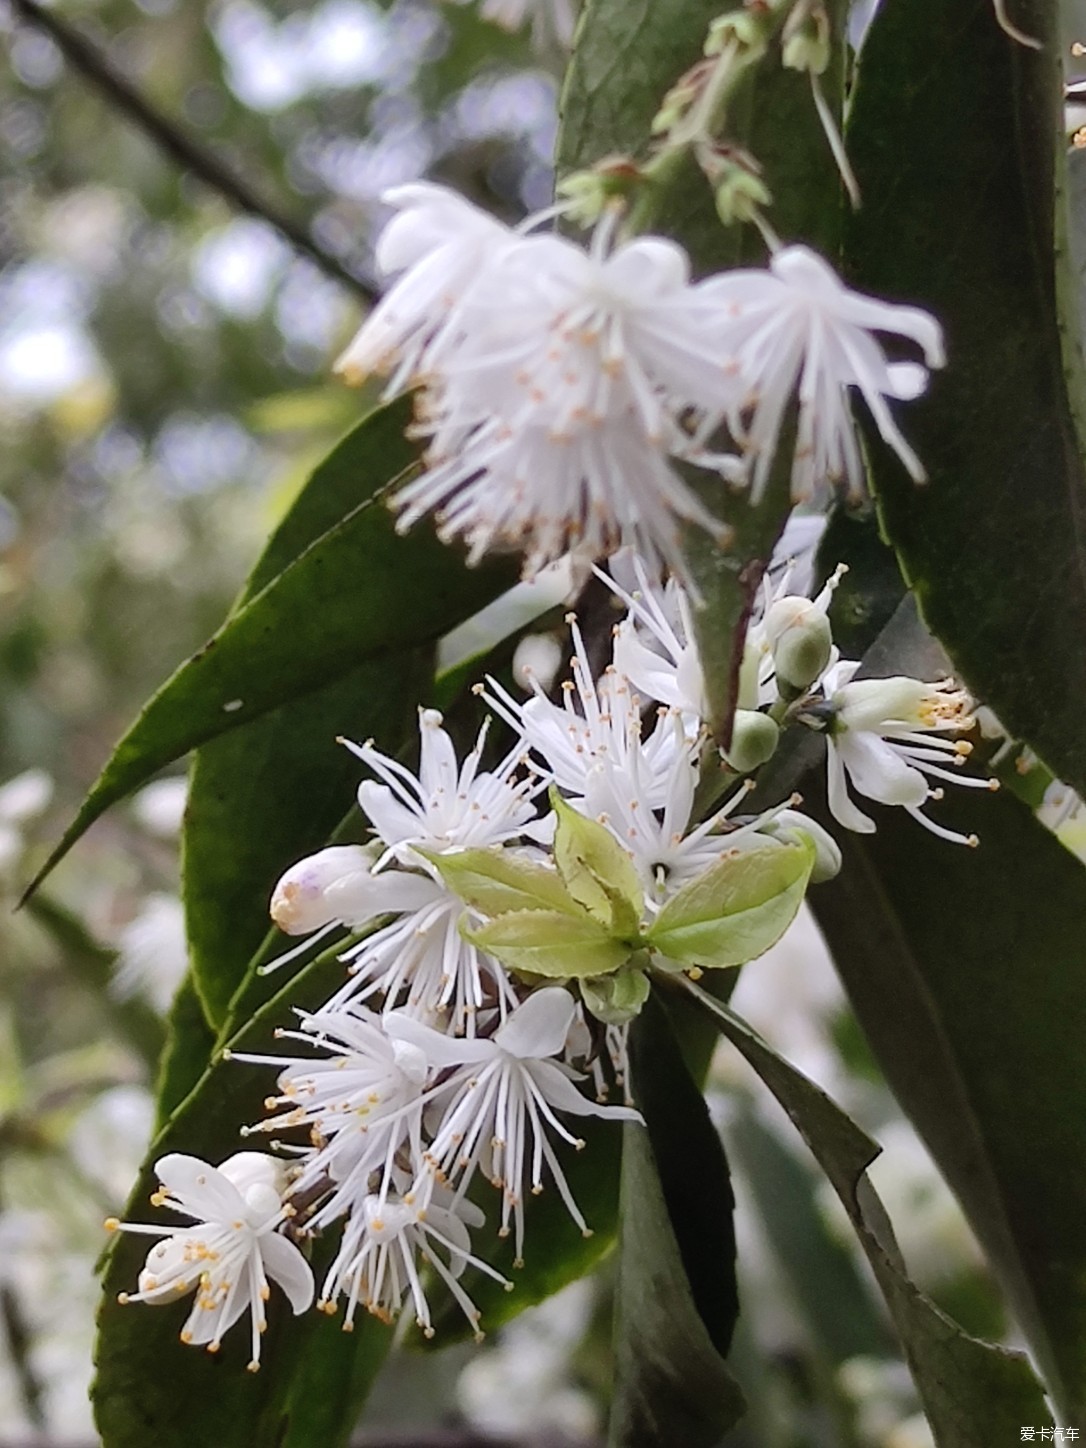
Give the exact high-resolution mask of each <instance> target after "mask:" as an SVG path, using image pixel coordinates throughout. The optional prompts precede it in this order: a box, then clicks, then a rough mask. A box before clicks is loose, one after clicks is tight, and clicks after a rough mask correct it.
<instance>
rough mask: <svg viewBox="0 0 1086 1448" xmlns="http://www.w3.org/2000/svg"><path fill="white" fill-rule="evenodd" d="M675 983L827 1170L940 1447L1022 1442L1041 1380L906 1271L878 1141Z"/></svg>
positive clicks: (1041, 1416) (757, 1041)
mask: <svg viewBox="0 0 1086 1448" xmlns="http://www.w3.org/2000/svg"><path fill="white" fill-rule="evenodd" d="M963 853H965V852H964V851H963ZM820 888H822V889H826V888H827V887H826V886H822V887H820ZM679 988H681V989H683V990H685V991H686V992H687V993H688V994H690V995H691V996H692V997H693V998H694V999H695V1000H697V1001H698V1002H699V1003H700V1005H701V1006H702V1008H703V1009H704V1010H705V1012H706V1013H707V1014H708V1015H709V1016H711V1017H712V1018H713V1019H714V1020H715V1021H716V1023H717V1026H718V1028H719V1029H720V1031H721V1032H722V1033H723V1034H724V1035H725V1036H726V1037H727V1038H728V1040H730V1041H731V1042H732V1044H733V1045H734V1046H736V1047H737V1048H738V1050H740V1051H741V1052H742V1053H743V1055H744V1056H745V1057H746V1059H747V1060H748V1061H749V1062H750V1064H751V1066H753V1068H754V1070H755V1071H756V1072H757V1073H758V1075H759V1076H760V1077H761V1078H762V1080H763V1081H764V1082H765V1084H766V1085H767V1086H768V1087H769V1089H770V1091H771V1092H772V1093H773V1095H774V1096H775V1097H776V1098H777V1100H778V1101H779V1102H780V1104H781V1105H782V1106H783V1107H784V1109H785V1111H786V1112H787V1113H788V1115H789V1116H790V1117H791V1119H792V1122H793V1123H794V1125H795V1126H796V1128H797V1130H798V1131H799V1132H800V1135H801V1136H802V1137H803V1139H804V1141H805V1142H806V1143H807V1145H808V1146H809V1147H810V1149H811V1151H812V1152H813V1153H814V1155H815V1158H816V1159H817V1161H818V1164H819V1166H820V1167H821V1168H822V1170H823V1171H824V1172H825V1173H826V1175H827V1177H828V1178H829V1180H830V1184H831V1185H832V1187H833V1189H834V1191H835V1192H836V1193H837V1195H838V1197H839V1198H840V1200H841V1204H842V1206H843V1207H844V1208H845V1210H846V1212H847V1213H848V1215H849V1218H850V1220H851V1222H852V1225H853V1228H854V1230H855V1232H856V1236H857V1239H858V1241H859V1243H860V1246H861V1247H862V1248H863V1250H864V1253H865V1255H866V1256H867V1260H868V1262H869V1263H870V1264H871V1269H872V1271H873V1272H874V1274H875V1279H876V1281H877V1282H878V1284H879V1287H880V1288H881V1289H882V1293H883V1296H884V1297H885V1299H886V1305H887V1307H888V1308H889V1311H890V1316H891V1318H892V1320H893V1323H894V1327H895V1328H896V1330H897V1333H898V1336H899V1337H900V1339H901V1345H902V1347H903V1348H904V1350H905V1355H906V1358H907V1360H908V1363H909V1367H910V1368H911V1370H912V1374H913V1378H914V1380H915V1382H916V1386H917V1389H918V1391H919V1393H920V1397H921V1400H922V1402H923V1405H924V1411H925V1413H926V1414H927V1418H928V1421H929V1423H930V1424H931V1427H932V1430H933V1432H934V1434H935V1439H936V1442H937V1443H938V1444H939V1448H990V1445H991V1444H992V1443H993V1442H994V1441H997V1440H1000V1439H1002V1438H1011V1439H1013V1440H1015V1441H1017V1435H1018V1433H1019V1430H1020V1428H1021V1425H1022V1424H1023V1423H1032V1424H1038V1425H1040V1424H1045V1423H1048V1422H1049V1421H1050V1418H1049V1414H1048V1410H1047V1408H1046V1407H1045V1402H1044V1397H1043V1394H1042V1390H1041V1387H1040V1385H1039V1384H1038V1382H1037V1380H1036V1378H1035V1377H1034V1376H1033V1373H1032V1371H1031V1370H1030V1367H1029V1364H1028V1362H1027V1361H1026V1359H1025V1357H1024V1356H1022V1354H1020V1353H1015V1352H1010V1351H1007V1350H1006V1349H1004V1348H999V1347H995V1346H993V1345H992V1344H990V1343H985V1342H981V1341H980V1340H979V1339H977V1338H974V1337H970V1336H969V1335H968V1334H967V1333H965V1332H964V1331H963V1330H962V1329H961V1328H960V1327H959V1326H958V1325H957V1324H956V1323H954V1322H952V1321H951V1320H950V1318H948V1317H947V1316H946V1315H945V1314H944V1313H942V1312H940V1311H939V1309H938V1308H937V1307H936V1306H935V1305H934V1303H932V1302H931V1301H930V1300H929V1299H928V1298H927V1297H925V1296H924V1294H923V1293H922V1292H921V1291H920V1290H919V1288H918V1287H916V1285H915V1284H914V1283H913V1282H912V1281H911V1280H910V1278H909V1277H908V1275H907V1273H906V1271H905V1266H904V1263H903V1262H902V1259H901V1254H900V1251H899V1249H898V1247H897V1243H896V1242H895V1241H894V1237H893V1231H892V1229H891V1227H890V1222H889V1219H888V1218H887V1216H886V1213H885V1210H884V1209H883V1207H882V1204H881V1203H880V1202H879V1199H878V1197H877V1196H876V1195H875V1192H874V1190H873V1188H872V1187H871V1184H870V1182H869V1181H868V1179H867V1175H866V1171H867V1167H868V1166H869V1165H870V1164H871V1162H872V1161H873V1160H874V1158H875V1156H876V1155H877V1154H878V1151H879V1147H878V1146H877V1144H876V1143H875V1142H874V1141H872V1140H871V1138H870V1137H869V1136H867V1135H866V1134H865V1133H864V1132H863V1131H861V1130H860V1128H859V1127H858V1126H857V1125H856V1124H855V1122H853V1121H852V1120H851V1119H850V1118H849V1117H848V1116H846V1115H845V1113H844V1112H843V1111H841V1110H840V1108H839V1107H837V1106H835V1105H834V1103H833V1102H832V1101H831V1100H830V1098H829V1097H828V1096H827V1095H826V1094H825V1092H824V1091H822V1090H821V1088H819V1087H818V1086H816V1085H815V1084H814V1082H812V1081H809V1080H808V1079H807V1077H806V1076H804V1075H803V1074H802V1073H801V1072H799V1071H797V1070H796V1069H795V1067H794V1066H790V1065H789V1064H788V1062H787V1061H785V1060H784V1059H783V1058H782V1057H780V1056H778V1055H777V1053H776V1052H775V1051H774V1050H772V1048H771V1047H769V1046H768V1045H766V1043H765V1042H764V1041H763V1040H762V1039H761V1037H760V1036H758V1035H757V1034H756V1033H755V1032H754V1031H752V1030H751V1028H750V1027H749V1026H748V1025H747V1024H746V1022H745V1021H743V1020H741V1019H740V1018H739V1017H738V1016H736V1015H735V1014H734V1013H733V1012H732V1011H731V1010H729V1008H728V1007H727V1006H723V1005H721V1004H720V1003H719V1002H718V1001H715V1000H714V999H713V997H712V996H710V995H709V994H708V993H707V992H705V991H703V990H701V989H700V988H699V987H698V986H696V985H694V984H693V983H692V982H690V981H683V982H682V984H681V986H680V987H679Z"/></svg>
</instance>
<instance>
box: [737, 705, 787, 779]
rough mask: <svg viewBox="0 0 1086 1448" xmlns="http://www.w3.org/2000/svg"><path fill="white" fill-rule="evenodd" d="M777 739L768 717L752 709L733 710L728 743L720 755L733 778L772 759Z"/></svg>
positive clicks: (779, 734) (773, 726)
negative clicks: (733, 714)
mask: <svg viewBox="0 0 1086 1448" xmlns="http://www.w3.org/2000/svg"><path fill="white" fill-rule="evenodd" d="M780 737H781V731H780V729H779V728H778V726H777V725H776V724H775V723H774V721H773V720H772V719H771V718H770V717H769V715H768V714H759V713H758V712H757V710H754V709H737V710H736V711H735V722H734V723H733V725H732V742H731V744H729V746H728V748H727V749H726V750H725V751H724V758H725V760H726V761H727V763H728V766H729V767H730V768H731V769H734V770H735V772H736V773H737V774H747V773H749V771H750V770H752V769H757V768H758V767H759V765H762V764H764V763H765V762H766V760H767V759H772V757H773V754H774V752H775V750H776V748H777V741H778V740H779V739H780Z"/></svg>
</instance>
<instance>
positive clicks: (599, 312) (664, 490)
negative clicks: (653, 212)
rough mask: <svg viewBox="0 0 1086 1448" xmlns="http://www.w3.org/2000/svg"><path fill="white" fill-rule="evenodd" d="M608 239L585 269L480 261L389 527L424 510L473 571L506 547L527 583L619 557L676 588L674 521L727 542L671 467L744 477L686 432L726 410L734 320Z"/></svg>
mask: <svg viewBox="0 0 1086 1448" xmlns="http://www.w3.org/2000/svg"><path fill="white" fill-rule="evenodd" d="M613 227H614V218H613V217H607V218H605V220H604V221H603V222H601V224H600V226H599V227H598V228H597V230H596V234H595V238H594V240H593V244H592V249H591V251H590V252H585V251H584V250H583V249H581V248H580V247H578V246H575V245H573V244H572V243H571V242H568V241H565V240H562V239H561V238H559V237H556V236H530V237H525V238H524V239H523V240H521V242H520V243H519V244H518V245H515V246H507V247H504V248H502V249H500V250H497V251H496V252H494V253H492V254H491V255H490V256H489V257H488V259H487V265H486V268H485V274H484V275H483V276H482V278H481V279H480V283H479V285H478V286H476V287H475V288H474V289H473V290H472V291H470V292H469V293H468V294H467V295H466V296H465V298H464V300H463V303H462V306H461V307H460V309H459V312H458V326H459V328H460V329H461V335H459V339H458V340H457V341H456V342H455V344H453V345H450V346H447V347H443V349H442V352H441V356H440V360H439V362H438V363H437V366H436V369H435V370H436V375H435V376H434V377H433V379H432V381H433V386H432V389H431V393H430V395H429V396H428V398H427V401H426V409H425V414H424V420H425V422H426V426H427V428H428V430H429V431H430V432H431V434H432V443H431V449H430V455H429V462H430V466H429V468H428V469H427V471H426V472H425V473H424V474H423V475H422V476H421V477H420V478H418V479H416V480H415V481H414V482H412V483H410V484H408V486H407V487H406V488H404V489H403V490H402V491H401V492H400V494H399V495H398V497H397V499H396V500H395V505H396V506H397V507H398V508H400V509H401V518H400V526H401V527H402V528H407V527H410V526H411V524H412V523H414V522H415V521H417V520H418V519H419V518H420V517H422V516H423V514H425V513H428V512H430V511H433V510H435V509H436V510H437V519H438V532H439V534H440V536H441V537H443V538H446V539H448V538H453V537H464V538H465V539H466V540H467V543H468V546H469V551H470V556H471V559H472V560H475V559H478V558H479V557H481V556H482V554H483V553H485V552H487V551H489V550H491V549H493V548H495V547H512V548H515V549H519V550H521V551H523V552H524V553H525V555H526V563H525V567H526V571H527V572H528V573H529V574H531V573H534V572H536V571H538V570H539V569H540V568H541V567H543V565H545V564H546V563H549V562H551V561H553V560H554V559H556V558H558V557H560V556H562V555H563V554H564V553H566V552H567V551H569V550H570V549H571V548H573V547H575V546H577V547H581V548H583V549H584V550H585V551H586V552H587V553H589V554H591V556H594V557H599V556H602V555H604V554H608V553H612V552H614V551H615V549H617V548H619V547H621V546H623V545H626V544H629V545H632V546H634V547H636V548H637V549H638V551H639V552H640V553H641V554H642V556H643V557H644V558H645V559H646V561H647V562H648V563H649V564H650V565H652V566H654V567H655V566H658V565H660V564H662V563H664V562H666V563H667V564H668V565H669V566H670V567H672V568H673V569H674V570H675V571H677V572H679V573H682V572H683V571H684V563H683V555H682V551H681V548H680V531H681V527H680V525H681V523H682V522H684V521H685V522H692V523H696V524H698V525H699V526H701V527H703V528H706V529H707V530H709V531H710V532H712V533H713V534H714V535H716V536H718V537H720V536H723V534H724V532H725V531H726V530H724V529H723V526H722V525H721V523H720V521H719V520H718V519H717V518H715V517H714V516H713V514H712V513H711V512H709V511H708V510H707V509H706V508H705V507H704V506H703V505H702V503H701V502H700V501H699V500H698V498H697V497H696V495H695V494H694V493H693V492H692V491H691V489H690V488H689V487H688V485H687V484H686V483H685V482H684V481H683V480H682V478H680V476H679V474H678V473H677V472H676V471H675V469H674V467H673V466H672V459H673V458H675V457H683V458H686V459H688V460H690V461H692V462H696V463H698V464H701V465H703V466H705V467H708V468H712V469H714V470H716V471H717V472H720V471H724V472H726V473H728V474H729V475H731V474H732V473H735V474H736V475H738V474H739V472H741V468H740V465H739V464H738V461H737V460H736V459H723V458H719V457H717V456H714V455H710V454H709V453H707V452H706V451H705V450H704V448H702V447H700V446H695V444H694V441H693V439H692V437H691V435H690V433H689V431H688V430H687V428H686V425H685V419H686V418H687V417H689V416H691V415H701V414H703V413H705V412H707V411H709V410H712V409H715V410H716V411H717V412H720V411H723V410H724V409H725V408H727V407H728V406H729V402H730V401H732V400H733V399H734V400H735V401H736V403H737V402H738V394H737V391H736V387H737V383H736V368H735V365H734V363H733V361H732V360H731V358H730V357H729V355H728V354H727V352H726V350H725V345H724V341H723V334H722V322H723V320H724V318H725V316H726V314H727V309H728V305H729V304H728V303H719V304H718V303H716V302H715V301H714V300H713V299H712V297H711V295H710V294H708V293H706V292H705V291H704V290H703V289H702V288H698V287H693V286H691V285H690V283H689V276H688V261H687V258H686V255H685V253H684V252H683V251H682V250H681V249H680V248H679V247H677V246H676V245H674V243H672V242H668V241H664V240H662V239H660V238H658V237H642V238H640V239H638V240H636V241H632V242H628V243H625V244H624V245H621V246H618V247H617V248H616V249H615V250H614V251H613V252H611V253H610V254H608V247H609V245H610V238H611V234H612V232H613ZM430 360H431V362H433V355H432V354H431V358H430Z"/></svg>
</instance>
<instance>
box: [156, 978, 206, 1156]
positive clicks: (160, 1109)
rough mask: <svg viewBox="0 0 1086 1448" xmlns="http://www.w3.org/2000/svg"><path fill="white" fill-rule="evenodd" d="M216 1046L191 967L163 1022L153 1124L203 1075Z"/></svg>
mask: <svg viewBox="0 0 1086 1448" xmlns="http://www.w3.org/2000/svg"><path fill="white" fill-rule="evenodd" d="M214 1049H215V1032H214V1031H213V1030H212V1029H211V1027H210V1026H209V1025H208V1023H207V1016H206V1015H205V1014H204V1008H203V1006H202V1004H201V1003H200V997H199V995H198V994H197V991H196V985H195V982H194V981H193V978H192V972H191V971H190V972H189V974H188V975H186V976H185V979H184V980H183V981H182V982H181V984H180V986H179V987H178V989H177V994H176V995H175V996H174V998H173V1004H172V1005H171V1006H170V1014H169V1017H168V1019H167V1022H166V1045H165V1048H164V1050H163V1052H162V1060H161V1062H160V1064H159V1069H158V1078H157V1080H156V1082H155V1126H156V1129H161V1128H162V1127H163V1126H164V1125H165V1123H166V1122H167V1121H168V1120H169V1119H170V1117H171V1116H172V1115H173V1113H174V1112H175V1111H176V1110H177V1108H178V1107H179V1106H180V1105H181V1103H182V1101H184V1099H185V1097H186V1096H187V1095H188V1094H189V1092H190V1091H191V1090H192V1089H193V1087H194V1086H195V1085H196V1084H197V1082H198V1081H199V1080H200V1078H201V1076H203V1074H204V1072H205V1071H206V1070H207V1068H208V1064H209V1062H210V1061H211V1053H212V1051H213V1050H214Z"/></svg>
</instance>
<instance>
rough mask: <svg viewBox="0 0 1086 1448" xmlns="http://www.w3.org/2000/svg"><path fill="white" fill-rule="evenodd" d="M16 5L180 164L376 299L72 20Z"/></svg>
mask: <svg viewBox="0 0 1086 1448" xmlns="http://www.w3.org/2000/svg"><path fill="white" fill-rule="evenodd" d="M11 6H12V9H13V10H14V12H15V13H16V15H18V16H19V17H20V18H21V19H22V20H23V21H25V22H26V24H28V25H32V26H34V27H35V28H36V29H38V30H42V31H44V32H45V34H46V35H48V36H49V37H50V39H51V40H52V41H53V42H54V43H55V45H56V46H57V47H58V49H59V50H60V52H61V54H62V55H63V56H64V58H65V59H66V60H67V61H69V62H70V64H71V65H72V66H73V68H74V69H75V70H77V71H78V72H79V74H80V75H82V76H83V78H84V79H85V80H86V81H88V82H89V83H90V84H91V85H93V86H94V87H95V88H96V89H97V90H98V91H99V92H100V93H101V94H102V95H103V96H104V97H105V98H106V99H107V100H108V101H109V103H110V105H112V106H113V107H114V108H115V109H116V110H117V111H119V112H120V113H121V114H122V115H123V116H124V117H125V118H126V119H127V120H128V121H129V122H131V124H132V125H134V126H136V127H137V128H138V129H139V130H141V131H142V132H143V133H144V135H146V136H148V137H150V139H151V140H152V141H154V143H155V144H156V145H157V146H158V147H159V148H160V149H161V150H162V151H164V152H165V153H166V155H168V156H169V157H171V159H172V160H174V161H176V162H177V164H178V165H179V166H181V167H183V168H184V170H186V171H189V172H191V173H192V175H194V176H196V177H198V178H199V179H200V180H201V181H203V182H204V184H205V185H206V186H210V187H211V188H212V190H214V191H217V192H219V194H220V195H221V196H224V197H225V198H226V199H227V201H229V202H230V204H231V205H232V206H234V207H236V208H237V210H239V211H244V212H247V213H248V214H249V215H250V216H256V217H259V218H260V220H261V221H266V222H268V224H269V225H271V226H274V227H275V229H276V231H278V232H279V234H280V235H281V236H282V237H284V238H285V239H286V240H287V241H289V242H290V244H291V246H293V247H294V249H295V250H296V251H300V252H302V253H303V254H304V255H305V256H308V257H309V259H310V260H311V261H313V262H314V263H315V264H316V265H317V266H318V267H320V269H321V271H322V272H324V274H325V275H326V276H329V277H331V278H333V280H335V281H338V282H340V283H341V284H342V285H343V286H345V287H348V288H350V290H351V291H353V292H354V293H355V294H356V295H357V296H360V297H362V298H364V299H365V300H366V301H369V302H372V301H374V300H375V296H374V292H373V290H372V289H371V288H370V287H368V286H367V285H366V283H365V282H364V281H362V279H361V278H360V277H357V276H354V275H353V274H352V273H351V272H350V271H348V270H347V268H346V267H345V266H344V265H343V263H342V262H341V261H340V260H339V259H338V258H337V257H335V256H333V255H332V253H331V252H329V251H326V250H325V249H324V247H323V246H322V245H321V244H320V242H319V241H317V240H316V238H315V237H314V236H312V235H311V233H310V232H309V231H308V230H307V229H306V227H305V226H303V225H302V224H300V223H299V222H297V221H295V220H293V218H291V217H289V216H286V215H284V213H283V212H281V211H280V210H279V209H278V207H276V206H275V205H273V204H272V203H271V202H269V201H268V200H267V199H266V198H264V197H262V196H260V195H258V194H257V192H256V191H254V190H253V189H252V187H251V186H250V185H249V184H248V182H246V181H243V180H242V178H241V177H240V176H238V175H236V174H235V173H234V172H233V171H232V170H231V169H230V167H229V166H227V165H226V164H225V163H224V162H223V161H221V160H220V159H219V157H218V156H216V155H215V153H214V152H213V151H210V150H208V149H207V148H206V147H205V146H202V145H201V144H200V143H199V142H198V141H195V140H194V139H193V138H192V136H191V135H189V134H187V133H186V132H185V131H184V130H182V129H181V128H180V127H179V126H178V125H177V124H176V122H174V121H173V120H171V119H170V118H169V117H168V116H164V115H162V113H161V112H159V111H157V110H156V109H155V108H154V106H152V105H151V103H150V102H149V101H148V100H147V99H146V98H145V97H144V96H143V95H141V94H140V92H139V91H138V90H137V89H136V88H135V86H133V85H132V83H131V81H129V80H128V79H127V77H126V76H124V75H122V74H121V72H120V71H119V70H117V69H116V67H115V66H114V65H113V64H112V63H111V62H110V61H109V60H108V59H107V57H106V56H104V55H102V54H101V53H100V52H99V51H98V49H97V48H96V47H95V46H94V45H92V44H91V43H90V41H88V40H86V39H85V38H84V37H83V36H82V35H80V34H79V32H78V31H77V30H74V29H73V28H72V27H71V26H70V25H68V24H67V22H65V21H63V20H61V19H60V18H59V16H57V15H54V14H53V12H52V11H50V10H46V9H45V8H44V7H43V6H42V5H40V4H39V3H38V0H11Z"/></svg>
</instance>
